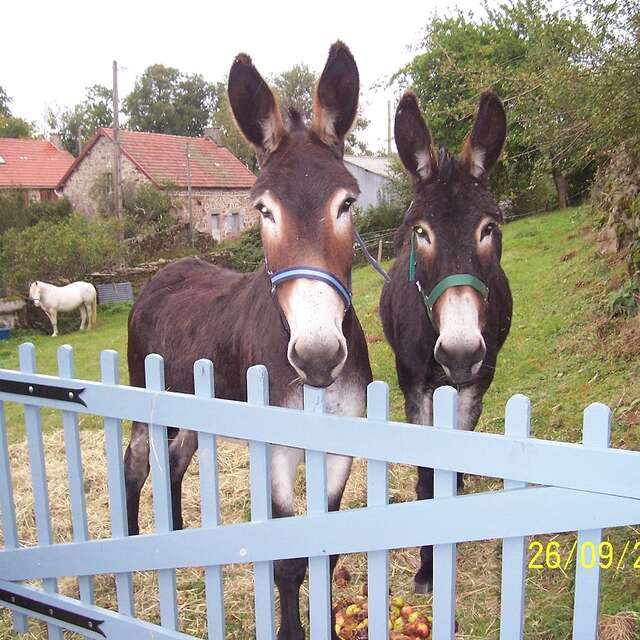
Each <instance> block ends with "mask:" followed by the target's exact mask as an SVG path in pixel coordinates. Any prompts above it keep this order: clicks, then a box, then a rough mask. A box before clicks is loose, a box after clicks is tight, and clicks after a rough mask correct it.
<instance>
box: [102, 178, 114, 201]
mask: <svg viewBox="0 0 640 640" xmlns="http://www.w3.org/2000/svg"><path fill="white" fill-rule="evenodd" d="M104 195H105V196H106V197H110V196H111V195H113V174H112V173H105V174H104Z"/></svg>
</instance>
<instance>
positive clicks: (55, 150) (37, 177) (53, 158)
mask: <svg viewBox="0 0 640 640" xmlns="http://www.w3.org/2000/svg"><path fill="white" fill-rule="evenodd" d="M72 164H73V156H72V155H71V154H70V153H68V152H67V151H65V150H64V149H62V148H61V147H60V140H59V139H58V138H56V137H53V136H52V138H51V140H32V139H30V138H0V190H8V189H18V190H20V191H23V192H24V197H25V202H28V201H33V200H56V199H57V198H58V197H59V196H60V193H59V192H56V188H57V187H58V184H59V183H60V179H61V178H62V176H63V175H64V174H65V173H66V172H67V170H68V169H69V167H70V166H71V165H72Z"/></svg>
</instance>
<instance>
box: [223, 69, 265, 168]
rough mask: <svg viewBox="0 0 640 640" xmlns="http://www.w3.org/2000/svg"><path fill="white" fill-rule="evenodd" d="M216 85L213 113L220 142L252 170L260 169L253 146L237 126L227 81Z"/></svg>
mask: <svg viewBox="0 0 640 640" xmlns="http://www.w3.org/2000/svg"><path fill="white" fill-rule="evenodd" d="M215 87H216V95H217V99H216V103H215V105H216V106H215V110H214V112H213V115H212V120H213V125H214V126H215V127H217V128H218V129H219V131H220V143H221V144H222V145H223V146H224V147H226V148H227V149H229V151H231V153H233V155H234V156H236V158H239V159H240V160H241V161H242V162H244V163H245V164H246V165H247V166H248V167H249V168H250V169H251V170H252V171H256V170H257V169H258V161H257V158H256V154H255V152H254V150H253V147H252V146H251V145H250V144H249V143H248V142H247V141H246V140H245V139H244V136H243V135H242V134H241V133H240V130H239V129H238V127H237V126H236V122H235V120H234V118H233V113H232V111H231V105H230V104H229V96H228V94H227V83H226V82H218V83H216V85H215Z"/></svg>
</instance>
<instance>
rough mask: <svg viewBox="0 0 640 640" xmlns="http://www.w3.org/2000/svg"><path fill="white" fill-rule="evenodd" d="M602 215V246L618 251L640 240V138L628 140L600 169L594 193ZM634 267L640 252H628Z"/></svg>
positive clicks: (602, 247) (593, 196)
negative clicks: (637, 253)
mask: <svg viewBox="0 0 640 640" xmlns="http://www.w3.org/2000/svg"><path fill="white" fill-rule="evenodd" d="M592 203H593V206H594V209H595V211H596V213H597V214H598V215H599V216H600V224H601V226H602V230H601V232H600V235H599V237H598V244H599V247H600V250H601V251H603V252H609V253H617V252H620V251H621V250H624V249H627V248H629V247H631V248H632V250H633V251H634V252H638V248H637V247H636V245H637V243H638V242H640V139H636V140H628V141H627V142H625V143H624V144H622V145H620V147H619V148H618V149H616V150H615V152H614V153H613V154H612V157H611V161H610V162H609V164H608V165H607V166H606V167H605V169H604V170H603V171H601V172H600V174H599V176H598V178H597V180H596V182H595V185H594V188H593V194H592ZM628 257H629V259H630V264H629V266H630V270H631V271H635V270H636V269H637V270H640V254H639V255H637V256H635V255H633V256H631V255H630V256H628Z"/></svg>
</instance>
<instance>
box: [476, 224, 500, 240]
mask: <svg viewBox="0 0 640 640" xmlns="http://www.w3.org/2000/svg"><path fill="white" fill-rule="evenodd" d="M497 226H498V225H497V224H496V223H495V222H490V223H489V224H487V225H485V226H484V227H483V228H482V231H481V232H480V240H484V239H485V238H487V237H488V236H490V235H491V234H492V233H493V232H494V231H495V229H496V227H497Z"/></svg>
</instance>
